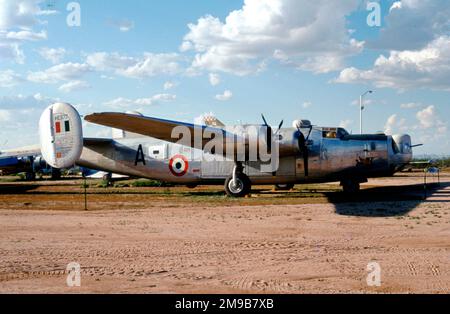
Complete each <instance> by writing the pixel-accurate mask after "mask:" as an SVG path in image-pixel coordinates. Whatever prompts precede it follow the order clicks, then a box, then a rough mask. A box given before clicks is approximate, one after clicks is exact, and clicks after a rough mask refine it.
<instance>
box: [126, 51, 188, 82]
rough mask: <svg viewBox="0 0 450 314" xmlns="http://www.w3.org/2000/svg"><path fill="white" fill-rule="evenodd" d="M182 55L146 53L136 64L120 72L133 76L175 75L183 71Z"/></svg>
mask: <svg viewBox="0 0 450 314" xmlns="http://www.w3.org/2000/svg"><path fill="white" fill-rule="evenodd" d="M180 61H181V57H180V55H178V54H176V53H160V54H153V53H145V54H144V57H143V58H142V59H140V60H138V61H137V62H136V63H135V64H134V65H132V66H130V67H128V68H126V69H124V70H122V71H120V72H119V73H120V74H122V75H123V76H126V77H131V78H141V79H142V78H147V77H152V76H157V75H175V74H178V73H180V72H181V71H182V69H181V66H180V63H179V62H180Z"/></svg>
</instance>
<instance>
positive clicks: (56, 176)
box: [52, 169, 61, 180]
mask: <svg viewBox="0 0 450 314" xmlns="http://www.w3.org/2000/svg"><path fill="white" fill-rule="evenodd" d="M52 180H61V170H59V169H52Z"/></svg>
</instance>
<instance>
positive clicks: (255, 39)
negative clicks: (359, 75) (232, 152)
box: [180, 0, 363, 75]
mask: <svg viewBox="0 0 450 314" xmlns="http://www.w3.org/2000/svg"><path fill="white" fill-rule="evenodd" d="M357 5H358V1H356V0H346V1H325V0H319V1H314V2H312V1H307V0H301V1H299V0H285V1H282V0H245V1H244V6H243V7H242V8H241V9H240V10H235V11H233V12H231V13H230V14H229V15H228V16H227V17H226V19H225V21H224V22H222V21H220V20H219V19H218V18H216V17H213V16H210V15H207V16H204V17H202V18H200V19H199V20H198V21H197V23H196V24H189V25H188V27H189V30H190V31H189V33H188V34H187V35H186V36H185V37H184V42H183V44H182V45H181V47H180V50H181V51H189V50H194V51H195V52H196V56H195V59H194V61H193V64H192V66H193V67H194V68H199V69H207V70H209V71H212V72H219V71H222V72H228V73H233V74H236V75H247V74H251V73H255V72H258V71H261V70H263V69H264V68H265V65H266V62H267V60H268V59H271V58H273V57H274V56H275V59H277V60H280V61H282V62H283V63H284V64H288V65H292V66H295V67H296V68H299V69H302V70H311V71H315V72H329V71H333V70H336V69H340V68H342V67H343V62H344V58H345V57H347V56H350V55H354V54H356V53H359V52H360V51H361V49H362V45H363V43H361V42H357V41H356V40H354V39H352V38H350V35H349V32H348V30H347V28H346V16H347V15H349V14H350V13H351V12H353V11H354V10H355V9H356V8H357Z"/></svg>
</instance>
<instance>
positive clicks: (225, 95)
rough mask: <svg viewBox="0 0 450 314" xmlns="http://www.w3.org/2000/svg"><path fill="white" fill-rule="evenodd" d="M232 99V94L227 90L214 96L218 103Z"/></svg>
mask: <svg viewBox="0 0 450 314" xmlns="http://www.w3.org/2000/svg"><path fill="white" fill-rule="evenodd" d="M231 98H233V93H232V92H231V91H229V90H226V91H225V92H224V93H223V94H219V95H216V99H217V100H219V101H228V100H230V99H231Z"/></svg>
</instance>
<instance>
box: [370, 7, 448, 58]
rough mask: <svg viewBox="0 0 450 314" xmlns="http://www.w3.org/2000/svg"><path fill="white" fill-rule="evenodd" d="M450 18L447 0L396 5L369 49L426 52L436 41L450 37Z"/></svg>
mask: <svg viewBox="0 0 450 314" xmlns="http://www.w3.org/2000/svg"><path fill="white" fill-rule="evenodd" d="M449 16H450V2H449V1H448V0H420V1H418V0H402V1H397V2H394V3H393V5H392V6H391V8H390V11H389V14H388V16H386V18H385V22H386V25H387V26H386V27H385V28H383V29H382V30H381V31H380V36H379V38H378V39H377V40H375V41H373V42H369V43H368V46H369V47H370V48H376V49H387V50H417V49H423V48H424V47H425V46H427V45H428V44H429V43H430V42H432V41H433V40H435V39H436V38H438V37H440V36H445V35H448V34H449V32H450V24H449V23H448V17H449Z"/></svg>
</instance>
